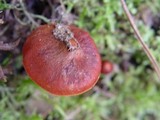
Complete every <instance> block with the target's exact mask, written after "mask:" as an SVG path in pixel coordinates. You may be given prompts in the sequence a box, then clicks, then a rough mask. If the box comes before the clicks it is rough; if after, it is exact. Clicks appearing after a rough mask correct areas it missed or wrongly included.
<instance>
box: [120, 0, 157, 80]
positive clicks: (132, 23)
mask: <svg viewBox="0 0 160 120" xmlns="http://www.w3.org/2000/svg"><path fill="white" fill-rule="evenodd" d="M121 3H122V6H123V9H124V11H125V13H126V15H127V17H128V19H129V22H130V24H131V26H132V28H133V30H134V33H135V34H136V36H137V38H138V39H137V40H138V41H139V42H140V44H141V45H142V47H143V50H144V52H145V53H146V54H147V56H148V58H149V60H150V62H151V63H152V65H153V67H154V69H155V71H156V73H157V75H158V78H159V80H160V67H159V65H158V62H157V61H156V59H155V57H154V56H153V55H152V53H151V51H150V50H149V48H148V46H147V45H146V44H145V42H144V40H143V38H142V36H141V35H140V33H139V30H138V29H137V26H136V24H135V22H134V20H133V17H132V15H131V14H130V12H129V10H128V7H127V5H126V3H125V1H124V0H121Z"/></svg>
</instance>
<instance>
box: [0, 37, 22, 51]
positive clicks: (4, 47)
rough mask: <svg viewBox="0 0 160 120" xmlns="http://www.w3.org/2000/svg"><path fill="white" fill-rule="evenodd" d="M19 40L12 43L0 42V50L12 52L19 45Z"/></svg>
mask: <svg viewBox="0 0 160 120" xmlns="http://www.w3.org/2000/svg"><path fill="white" fill-rule="evenodd" d="M19 42H20V39H18V40H16V41H14V42H12V43H2V42H0V50H4V51H8V50H13V49H14V48H15V47H17V45H18V44H19Z"/></svg>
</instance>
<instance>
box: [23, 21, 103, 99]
mask: <svg viewBox="0 0 160 120" xmlns="http://www.w3.org/2000/svg"><path fill="white" fill-rule="evenodd" d="M65 35H66V36H65ZM23 64H24V68H25V70H26V72H27V73H28V75H29V76H30V78H31V79H32V80H33V81H34V82H35V83H37V84H38V85H39V86H41V87H42V88H44V89H45V90H47V91H49V92H50V93H52V94H55V95H61V96H71V95H78V94H82V93H84V92H86V91H88V90H90V89H91V88H92V87H93V86H94V85H95V84H96V83H97V81H98V79H99V76H100V72H101V58H100V55H99V53H98V50H97V48H96V45H95V43H94V41H93V39H92V38H91V37H90V35H89V34H88V33H87V32H86V31H84V30H82V29H80V28H77V27H75V26H73V25H72V26H71V25H70V26H67V27H66V26H65V27H64V26H63V25H62V26H61V25H60V26H57V24H51V25H42V26H40V27H38V28H37V29H35V30H34V31H33V32H32V33H31V35H30V36H29V37H28V38H27V40H26V42H25V44H24V46H23Z"/></svg>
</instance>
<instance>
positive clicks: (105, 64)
mask: <svg viewBox="0 0 160 120" xmlns="http://www.w3.org/2000/svg"><path fill="white" fill-rule="evenodd" d="M113 67H114V66H113V63H112V62H110V61H108V60H103V61H102V69H101V73H103V74H106V75H107V74H109V73H111V72H112V71H113Z"/></svg>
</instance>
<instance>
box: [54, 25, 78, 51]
mask: <svg viewBox="0 0 160 120" xmlns="http://www.w3.org/2000/svg"><path fill="white" fill-rule="evenodd" d="M53 35H54V36H55V38H56V39H57V40H60V41H63V42H64V43H65V44H66V46H67V48H68V50H69V51H73V50H76V49H78V48H79V47H80V45H79V43H78V41H77V40H76V38H75V37H74V35H73V32H71V31H70V29H69V28H68V27H67V26H66V25H63V24H59V23H56V24H55V29H54V30H53Z"/></svg>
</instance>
